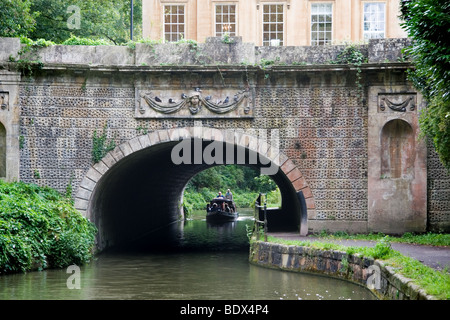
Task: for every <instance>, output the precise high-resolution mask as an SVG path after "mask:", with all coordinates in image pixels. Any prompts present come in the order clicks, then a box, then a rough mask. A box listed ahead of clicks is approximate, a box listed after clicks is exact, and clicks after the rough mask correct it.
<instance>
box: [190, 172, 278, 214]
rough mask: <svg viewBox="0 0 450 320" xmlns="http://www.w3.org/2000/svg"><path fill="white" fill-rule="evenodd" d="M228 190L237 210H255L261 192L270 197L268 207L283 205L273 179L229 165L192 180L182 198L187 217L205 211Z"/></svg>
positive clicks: (203, 173) (201, 174)
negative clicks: (212, 201) (220, 193)
mask: <svg viewBox="0 0 450 320" xmlns="http://www.w3.org/2000/svg"><path fill="white" fill-rule="evenodd" d="M228 189H230V190H231V192H232V194H233V200H234V202H235V203H236V206H237V207H238V208H251V207H254V205H255V200H256V199H257V197H258V195H259V193H260V192H261V193H265V194H266V195H267V206H268V207H279V206H281V194H280V191H279V190H278V187H277V185H276V184H275V182H274V181H273V180H272V179H271V178H270V177H268V176H265V175H260V173H259V170H256V169H253V168H249V167H244V166H237V165H227V166H217V167H213V168H210V169H207V170H204V171H202V172H200V173H199V174H197V175H196V176H195V177H194V178H192V179H191V180H190V181H189V183H188V184H187V186H186V189H185V191H184V196H183V207H184V211H185V214H187V216H189V214H190V213H191V212H192V211H193V210H203V209H205V208H206V204H207V203H209V201H210V200H211V199H213V198H215V197H216V196H217V194H218V192H219V191H220V192H222V194H223V195H225V193H226V192H227V190H228Z"/></svg>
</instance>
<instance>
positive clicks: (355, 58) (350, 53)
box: [331, 44, 367, 66]
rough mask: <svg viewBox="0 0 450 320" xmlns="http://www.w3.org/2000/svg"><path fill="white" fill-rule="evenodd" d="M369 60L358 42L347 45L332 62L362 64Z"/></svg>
mask: <svg viewBox="0 0 450 320" xmlns="http://www.w3.org/2000/svg"><path fill="white" fill-rule="evenodd" d="M366 62H367V57H366V56H365V55H364V54H363V53H362V52H361V48H360V47H359V46H358V45H356V44H349V45H347V46H346V47H345V48H344V49H343V50H342V51H341V52H340V53H339V54H338V55H337V57H336V60H334V61H331V63H337V64H353V65H357V66H360V65H361V64H362V63H366Z"/></svg>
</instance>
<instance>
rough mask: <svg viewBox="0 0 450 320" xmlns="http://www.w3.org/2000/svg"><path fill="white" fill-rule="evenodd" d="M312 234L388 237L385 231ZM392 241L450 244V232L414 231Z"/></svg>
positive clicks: (321, 235) (329, 237) (320, 234)
mask: <svg viewBox="0 0 450 320" xmlns="http://www.w3.org/2000/svg"><path fill="white" fill-rule="evenodd" d="M310 236H314V237H319V238H320V239H324V240H325V239H328V240H340V239H347V240H370V241H379V240H381V239H383V238H385V237H386V235H385V234H384V233H381V232H379V233H369V234H348V233H346V232H342V231H341V232H334V233H329V232H326V231H322V232H320V233H318V234H311V235H310ZM389 239H390V241H391V242H399V243H411V244H420V245H430V246H450V234H448V233H433V232H427V233H417V234H415V233H412V232H406V233H404V234H402V235H400V236H390V237H389Z"/></svg>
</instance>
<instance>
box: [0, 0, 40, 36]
mask: <svg viewBox="0 0 450 320" xmlns="http://www.w3.org/2000/svg"><path fill="white" fill-rule="evenodd" d="M30 6H31V1H30V0H0V8H1V9H0V37H20V36H26V35H27V34H28V33H29V32H31V31H33V29H34V25H35V19H36V17H37V15H38V13H36V12H34V13H32V12H30Z"/></svg>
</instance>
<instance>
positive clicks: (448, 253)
mask: <svg viewBox="0 0 450 320" xmlns="http://www.w3.org/2000/svg"><path fill="white" fill-rule="evenodd" d="M268 234H269V235H270V236H273V237H277V238H281V239H286V240H295V241H310V242H313V241H320V242H332V243H336V244H339V245H343V246H354V247H373V246H374V245H375V244H376V241H372V240H353V239H325V238H319V237H314V236H300V235H299V234H297V233H288V232H269V233H268ZM391 246H392V249H394V250H397V251H399V252H400V253H401V254H403V255H404V256H407V257H410V258H413V259H416V260H418V261H420V262H422V263H423V264H425V265H427V266H429V267H431V268H434V269H436V270H443V269H445V268H446V267H447V270H449V272H450V247H447V246H431V245H419V244H410V243H398V242H391Z"/></svg>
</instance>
